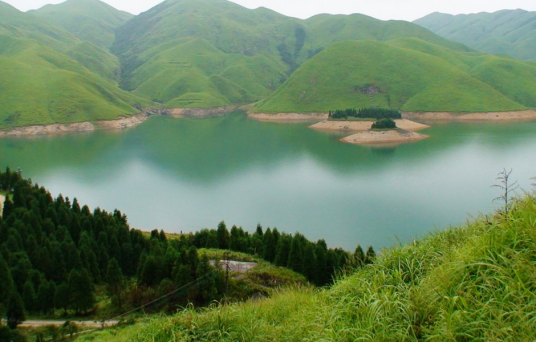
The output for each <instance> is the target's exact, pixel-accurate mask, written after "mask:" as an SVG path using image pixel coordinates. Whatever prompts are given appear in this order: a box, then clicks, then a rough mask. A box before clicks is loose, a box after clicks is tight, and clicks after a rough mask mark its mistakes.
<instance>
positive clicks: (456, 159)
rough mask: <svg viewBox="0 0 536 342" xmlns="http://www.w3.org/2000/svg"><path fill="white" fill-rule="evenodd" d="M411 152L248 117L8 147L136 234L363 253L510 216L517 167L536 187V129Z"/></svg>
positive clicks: (448, 138) (442, 142)
mask: <svg viewBox="0 0 536 342" xmlns="http://www.w3.org/2000/svg"><path fill="white" fill-rule="evenodd" d="M425 133H426V134H429V135H431V136H432V137H431V138H430V139H428V140H424V141H421V142H416V143H410V144H405V145H400V146H398V147H389V148H374V147H363V146H354V145H347V144H343V143H340V142H339V141H338V138H339V137H340V136H339V135H336V134H328V133H323V132H318V131H313V130H310V129H307V125H306V124H271V123H260V122H256V121H253V120H250V119H247V118H246V117H244V116H241V115H230V116H228V117H225V118H218V119H207V120H175V119H168V118H153V119H151V120H148V121H147V122H146V123H144V124H143V125H141V126H139V127H137V128H134V129H131V130H127V131H124V132H96V133H88V134H68V135H61V136H52V137H51V136H48V137H35V138H7V139H1V140H0V166H1V167H4V166H5V165H10V166H11V167H12V168H17V167H19V166H20V167H21V168H22V169H23V172H24V176H25V177H31V178H32V179H33V180H34V182H37V183H39V184H41V185H44V186H46V187H47V188H49V189H50V190H51V191H52V193H53V194H54V195H55V196H56V195H58V194H59V193H62V194H63V195H64V196H68V197H70V198H71V199H72V198H73V197H77V198H78V199H79V201H80V202H81V203H87V204H89V205H90V206H91V207H92V208H94V207H95V206H97V205H98V206H100V207H101V208H103V209H106V210H113V209H115V208H118V209H120V210H121V211H123V212H124V213H126V214H127V215H128V217H129V220H130V223H131V225H132V226H133V227H136V228H141V229H144V230H150V229H154V228H158V229H164V230H165V231H168V232H180V231H183V232H186V231H194V230H199V229H201V228H205V227H215V226H216V225H217V224H218V222H220V221H221V220H225V221H226V222H227V224H228V225H233V224H236V225H241V226H243V227H244V228H245V229H248V230H250V231H253V230H254V228H255V226H256V224H257V223H259V222H260V223H261V224H262V225H263V226H264V227H268V226H269V227H274V226H276V227H277V228H278V229H279V230H280V231H286V232H296V231H299V232H301V233H303V234H305V235H306V236H307V237H308V238H309V239H312V240H316V239H319V238H325V239H326V241H327V242H328V244H329V245H330V246H340V247H343V248H346V249H349V250H353V248H355V246H356V245H357V244H358V243H359V244H362V245H369V244H372V245H374V246H375V247H376V248H380V247H384V246H390V245H392V244H394V243H396V242H397V241H408V240H410V239H411V238H414V237H419V236H422V235H423V234H425V233H427V232H429V231H433V230H435V229H442V228H445V227H448V226H449V225H455V224H459V223H463V222H464V221H465V220H466V219H467V218H468V217H469V216H468V215H473V216H476V215H478V213H479V212H484V213H488V212H491V211H492V210H494V209H496V208H497V207H498V204H494V203H492V199H493V198H495V197H497V196H498V195H499V194H500V193H499V192H498V191H497V189H494V188H490V186H491V185H492V184H494V183H495V177H496V175H497V173H498V172H499V171H501V170H502V169H503V168H508V169H509V168H513V169H514V172H513V174H512V178H515V179H516V180H518V181H519V183H520V185H521V186H522V187H523V188H525V189H527V190H528V189H530V181H529V178H530V177H531V176H534V175H536V158H535V156H534V155H535V154H534V151H535V149H536V122H532V123H507V124H491V123H479V124H471V123H463V124H460V123H450V124H441V125H436V126H435V127H434V128H431V129H429V130H427V131H425Z"/></svg>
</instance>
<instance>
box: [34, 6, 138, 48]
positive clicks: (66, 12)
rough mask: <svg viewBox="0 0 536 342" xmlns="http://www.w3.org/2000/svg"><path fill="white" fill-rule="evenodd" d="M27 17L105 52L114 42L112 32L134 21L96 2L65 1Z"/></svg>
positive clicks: (130, 15)
mask: <svg viewBox="0 0 536 342" xmlns="http://www.w3.org/2000/svg"><path fill="white" fill-rule="evenodd" d="M29 13H31V14H32V15H34V16H36V17H38V18H41V19H44V20H47V21H49V22H51V23H54V24H55V25H58V26H60V27H63V28H64V29H65V30H66V31H67V32H69V33H71V34H73V35H74V36H75V37H77V38H79V39H80V40H82V41H87V42H91V43H93V44H95V45H96V46H98V47H100V48H103V49H106V50H108V49H109V48H110V47H111V46H112V44H113V42H114V41H115V29H116V28H118V27H119V26H121V25H123V24H124V23H125V22H127V21H128V20H130V19H131V18H133V17H134V16H133V15H132V14H130V13H127V12H123V11H119V10H117V9H115V8H113V7H112V6H110V5H108V4H105V3H104V2H102V1H99V0H68V1H65V2H63V3H61V4H58V5H46V6H44V7H42V8H40V9H38V10H35V11H29Z"/></svg>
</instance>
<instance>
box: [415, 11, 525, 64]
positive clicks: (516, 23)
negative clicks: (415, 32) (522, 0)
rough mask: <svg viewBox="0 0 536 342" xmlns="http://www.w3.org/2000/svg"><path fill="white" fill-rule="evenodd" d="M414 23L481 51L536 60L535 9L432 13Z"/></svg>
mask: <svg viewBox="0 0 536 342" xmlns="http://www.w3.org/2000/svg"><path fill="white" fill-rule="evenodd" d="M414 23H415V24H418V25H421V26H422V27H425V28H427V29H429V30H430V31H432V32H434V33H436V34H438V35H440V36H441V37H444V38H446V39H449V40H452V41H456V42H460V43H463V44H465V45H467V46H470V47H472V48H473V49H476V50H479V51H482V52H486V53H491V54H507V55H510V56H512V57H515V58H518V59H522V60H530V61H533V62H536V31H535V30H534V25H536V12H527V11H524V10H519V9H518V10H503V11H498V12H495V13H478V14H468V15H465V14H460V15H456V16H453V15H450V14H443V13H432V14H430V15H427V16H426V17H424V18H421V19H418V20H416V21H414Z"/></svg>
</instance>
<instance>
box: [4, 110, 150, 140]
mask: <svg viewBox="0 0 536 342" xmlns="http://www.w3.org/2000/svg"><path fill="white" fill-rule="evenodd" d="M145 120H147V116H146V115H145V114H137V115H132V116H126V117H122V118H119V119H116V120H101V121H96V122H93V123H92V122H77V123H72V124H51V125H34V126H23V127H15V128H12V129H10V130H0V137H18V136H27V135H44V134H61V133H70V132H92V131H95V130H96V129H125V128H129V127H134V126H137V125H139V124H141V123H142V122H144V121H145Z"/></svg>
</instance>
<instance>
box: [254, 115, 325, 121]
mask: <svg viewBox="0 0 536 342" xmlns="http://www.w3.org/2000/svg"><path fill="white" fill-rule="evenodd" d="M248 117H249V118H251V119H254V120H257V121H264V122H282V123H284V122H308V121H322V120H327V118H328V114H327V113H277V114H268V113H249V114H248Z"/></svg>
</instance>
